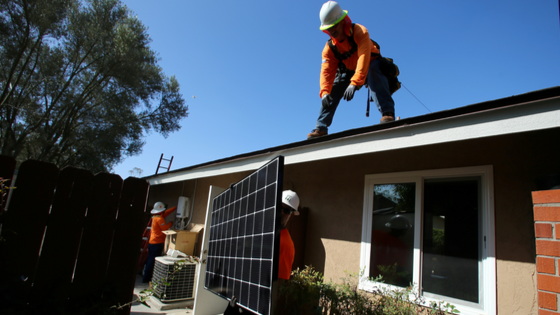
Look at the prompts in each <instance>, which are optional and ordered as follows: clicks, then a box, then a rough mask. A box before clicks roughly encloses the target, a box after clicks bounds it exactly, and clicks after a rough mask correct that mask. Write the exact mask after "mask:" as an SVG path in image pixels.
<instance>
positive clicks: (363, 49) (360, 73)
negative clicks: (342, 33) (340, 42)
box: [350, 24, 373, 86]
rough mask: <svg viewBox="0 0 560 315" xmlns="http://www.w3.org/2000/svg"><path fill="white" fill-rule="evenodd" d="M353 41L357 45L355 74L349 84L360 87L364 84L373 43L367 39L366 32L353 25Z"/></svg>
mask: <svg viewBox="0 0 560 315" xmlns="http://www.w3.org/2000/svg"><path fill="white" fill-rule="evenodd" d="M354 40H355V41H356V44H357V45H358V51H357V54H358V62H357V64H356V73H354V75H353V76H352V79H351V80H350V83H351V84H353V85H355V86H362V85H364V83H365V82H366V78H367V74H368V70H369V62H370V59H371V50H372V46H373V43H372V42H371V39H370V38H369V33H368V30H367V29H366V28H365V27H364V26H362V25H359V24H355V25H354Z"/></svg>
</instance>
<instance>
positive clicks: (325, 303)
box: [279, 266, 459, 315]
mask: <svg viewBox="0 0 560 315" xmlns="http://www.w3.org/2000/svg"><path fill="white" fill-rule="evenodd" d="M341 280H342V282H341V283H334V282H332V281H329V282H325V281H324V278H323V276H322V275H321V274H320V273H319V272H318V271H315V270H314V269H313V267H309V266H307V267H306V268H305V269H303V270H299V268H298V269H297V270H295V271H293V272H292V275H291V277H290V280H289V281H285V282H283V283H282V285H281V286H280V290H279V291H280V298H279V301H280V302H279V303H281V304H282V305H280V306H281V307H282V306H284V307H285V313H286V314H290V315H299V314H305V315H307V314H323V315H350V314H352V315H382V314H383V315H411V314H429V315H444V314H448V313H451V314H458V313H459V311H458V310H457V309H456V308H455V306H453V305H451V304H449V303H445V302H443V301H441V302H439V303H435V302H434V303H432V304H431V305H429V306H426V305H427V304H426V302H425V299H424V298H423V297H422V296H419V295H418V290H416V288H415V287H414V286H410V287H406V288H397V289H388V288H387V287H383V288H381V289H380V288H376V289H375V290H374V292H372V293H368V292H365V291H361V290H359V289H358V284H359V282H360V281H363V280H364V275H363V272H360V273H346V276H345V277H344V278H342V279H341ZM370 280H372V281H375V282H383V278H382V276H379V277H377V278H375V279H370Z"/></svg>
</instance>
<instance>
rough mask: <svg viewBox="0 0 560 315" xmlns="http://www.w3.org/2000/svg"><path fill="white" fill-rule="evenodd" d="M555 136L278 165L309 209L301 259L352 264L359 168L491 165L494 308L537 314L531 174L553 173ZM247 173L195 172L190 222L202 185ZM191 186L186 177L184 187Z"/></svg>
mask: <svg viewBox="0 0 560 315" xmlns="http://www.w3.org/2000/svg"><path fill="white" fill-rule="evenodd" d="M559 138H560V129H553V130H548V131H537V132H531V133H526V134H523V135H509V136H500V137H493V138H487V139H479V140H469V141H462V142H455V143H451V144H442V145H432V146H425V147H420V148H410V149H402V150H395V151H390V152H381V153H375V154H365V155H360V156H354V157H344V158H337V159H330V160H322V161H315V162H309V163H301V164H296V165H286V166H285V172H284V179H285V181H284V188H285V189H293V190H295V191H296V192H297V193H298V194H299V195H300V198H301V206H303V207H308V208H309V210H308V213H307V220H306V221H307V225H306V230H305V234H306V239H305V244H304V248H305V253H304V258H303V261H304V264H305V265H312V266H314V267H315V268H316V269H317V270H319V271H322V272H323V273H324V275H325V278H326V279H333V280H338V279H340V278H341V277H343V276H344V271H345V270H347V271H349V272H357V271H359V264H360V244H361V233H362V215H363V201H364V195H363V194H364V177H365V175H368V174H379V173H391V172H406V171H417V170H428V169H442V168H456V167H467V166H478V165H493V167H494V190H495V192H494V194H495V195H494V196H495V220H496V229H495V231H496V261H497V263H496V269H497V298H498V301H497V304H498V313H499V314H537V307H536V306H537V304H536V301H537V298H536V289H535V279H536V278H535V277H536V276H535V239H534V231H533V229H534V228H533V219H532V202H531V191H533V190H535V188H536V187H535V184H534V180H535V178H537V177H539V176H543V175H547V174H551V173H560V163H559V161H560V148H559V146H558V145H551V141H553V142H557V139H559ZM395 141H398V140H395ZM249 173H250V172H245V173H238V174H232V175H227V176H219V177H211V178H203V179H199V180H198V182H197V183H196V196H195V215H194V218H193V222H194V223H204V217H205V211H206V203H207V199H208V189H209V185H216V186H220V187H223V188H227V187H229V185H230V184H231V183H234V182H237V181H239V180H240V179H242V178H243V177H245V176H246V175H248V174H249ZM194 187H195V181H188V182H186V183H185V188H184V191H186V192H187V193H192V192H194ZM182 189H183V184H182V183H180V184H179V183H178V184H167V185H159V186H153V187H152V189H151V193H150V202H151V203H152V204H153V202H155V201H157V200H156V199H157V198H170V201H171V200H174V199H176V197H178V196H179V195H180V194H179V193H181V190H182ZM187 196H190V195H188V194H187ZM175 202H176V201H175ZM171 203H172V202H171ZM296 247H298V244H296Z"/></svg>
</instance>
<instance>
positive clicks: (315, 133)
mask: <svg viewBox="0 0 560 315" xmlns="http://www.w3.org/2000/svg"><path fill="white" fill-rule="evenodd" d="M327 134H328V132H327V131H323V130H319V129H313V130H312V131H311V133H308V134H307V139H311V138H317V137H320V136H325V135H327Z"/></svg>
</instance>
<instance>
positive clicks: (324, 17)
mask: <svg viewBox="0 0 560 315" xmlns="http://www.w3.org/2000/svg"><path fill="white" fill-rule="evenodd" d="M347 14H348V11H346V10H342V9H341V8H340V5H338V3H336V2H335V1H327V2H325V3H324V4H323V6H322V7H321V12H319V18H320V19H321V27H319V29H320V30H321V31H324V30H326V29H329V28H331V27H332V26H333V25H335V24H336V23H338V22H340V21H342V19H343V18H344V17H345V16H346V15H347Z"/></svg>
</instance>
